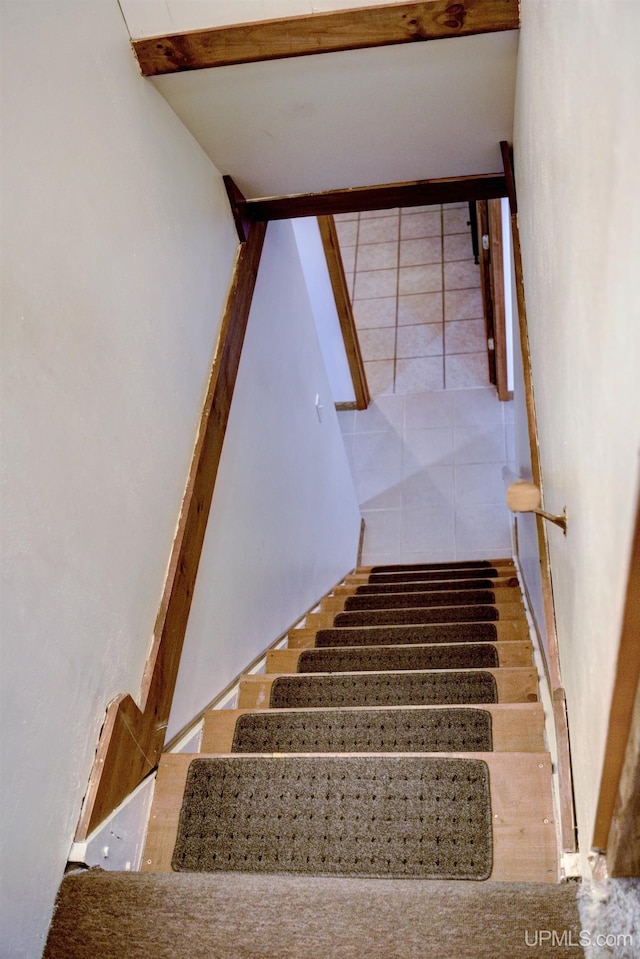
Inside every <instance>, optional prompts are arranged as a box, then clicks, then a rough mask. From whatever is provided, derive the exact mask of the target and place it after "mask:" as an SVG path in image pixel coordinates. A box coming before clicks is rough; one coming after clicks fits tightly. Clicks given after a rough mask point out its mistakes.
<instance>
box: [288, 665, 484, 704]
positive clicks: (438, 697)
mask: <svg viewBox="0 0 640 959" xmlns="http://www.w3.org/2000/svg"><path fill="white" fill-rule="evenodd" d="M497 702H498V692H497V686H496V681H495V678H494V676H493V675H492V674H491V673H488V672H482V671H480V670H477V671H473V672H464V671H460V672H438V671H433V672H426V671H425V672H407V673H404V672H402V673H400V672H399V673H391V672H389V673H347V674H344V673H332V674H330V675H316V676H314V675H311V676H309V675H301V674H294V675H291V676H278V677H276V679H274V681H273V683H272V685H271V697H270V701H269V705H270V707H271V708H272V709H300V708H302V709H304V708H306V707H314V706H333V707H341V706H440V705H442V706H452V705H462V704H464V703H470V704H474V705H475V704H480V703H497Z"/></svg>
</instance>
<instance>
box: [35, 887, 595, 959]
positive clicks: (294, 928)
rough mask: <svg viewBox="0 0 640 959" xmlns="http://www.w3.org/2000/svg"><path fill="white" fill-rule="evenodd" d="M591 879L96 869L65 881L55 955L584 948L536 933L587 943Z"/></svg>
mask: <svg viewBox="0 0 640 959" xmlns="http://www.w3.org/2000/svg"><path fill="white" fill-rule="evenodd" d="M579 889H580V885H579V883H574V882H569V883H567V882H565V883H560V884H558V885H552V884H545V883H537V882H532V883H506V882H493V881H492V880H489V881H487V882H482V883H477V882H467V881H465V880H459V881H443V880H440V881H433V882H430V881H428V880H426V881H425V880H422V879H386V880H385V881H384V882H380V881H379V880H376V879H358V878H353V877H350V878H348V879H342V878H339V877H335V878H330V879H328V878H326V877H325V878H315V877H313V876H301V875H288V876H269V875H255V874H251V873H235V874H229V873H227V874H223V873H204V874H200V875H198V874H194V873H173V874H168V873H153V872H111V871H103V870H95V869H91V870H89V871H85V872H80V873H74V874H71V875H69V876H66V877H65V879H64V880H63V882H62V885H61V886H60V890H59V892H58V897H57V900H56V909H55V912H54V916H53V921H52V925H51V929H50V932H49V938H48V941H47V946H46V949H45V953H44V959H180V957H189V959H256V957H258V956H259V957H260V959H330V957H331V959H356V957H363V959H523V957H525V956H532V957H534V959H583V957H584V952H583V949H582V947H581V946H579V945H578V946H575V945H570V944H567V945H562V944H561V943H560V942H558V941H555V942H553V941H551V940H549V941H548V942H545V943H542V942H538V944H537V947H536V948H532V947H528V946H527V945H526V939H525V937H526V935H527V934H528V936H529V941H530V942H532V941H534V934H533V931H534V930H539V929H545V930H547V929H548V930H556V931H557V932H558V938H559V937H560V935H561V934H562V933H563V932H564V931H565V930H567V935H566V937H565V942H566V941H567V940H568V939H569V936H570V937H571V941H572V942H573V943H578V942H579V941H580V930H581V929H582V928H583V924H581V922H580V916H579V914H578V907H577V900H576V896H577V893H578V890H579ZM239 904H241V908H239ZM587 928H588V930H589V931H590V932H593V933H595V932H596V931H601V930H600V929H599V928H598V927H597V926H596V927H594V926H589V927H587ZM594 938H595V935H594Z"/></svg>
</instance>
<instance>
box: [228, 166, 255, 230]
mask: <svg viewBox="0 0 640 959" xmlns="http://www.w3.org/2000/svg"><path fill="white" fill-rule="evenodd" d="M222 182H223V183H224V187H225V190H226V191H227V196H228V197H229V206H230V207H231V213H232V214H233V220H234V223H235V225H236V231H237V233H238V239H239V240H240V242H241V243H244V242H245V241H246V239H247V237H248V236H249V227H250V225H251V223H250V221H249V217H248V216H247V201H246V199H245V196H244V194H243V193H242V191H241V190H240V189H239V188H238V186H237V184H236V182H235V180H234V179H233V177H231V176H223V177H222Z"/></svg>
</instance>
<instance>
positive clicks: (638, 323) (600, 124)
mask: <svg viewBox="0 0 640 959" xmlns="http://www.w3.org/2000/svg"><path fill="white" fill-rule="evenodd" d="M639 30H640V7H639V6H638V4H637V3H636V2H635V0H616V2H602V0H579V2H577V3H573V4H569V3H558V2H556V0H523V3H522V29H521V37H520V55H519V64H518V81H517V97H516V124H515V133H514V146H515V160H516V181H517V188H518V197H519V210H520V229H521V239H522V253H523V267H524V281H525V289H526V296H527V308H528V316H529V328H530V337H531V347H532V359H533V373H534V379H535V387H536V402H537V408H538V422H539V429H540V441H541V451H542V465H543V471H544V486H545V491H546V495H545V500H546V502H545V506H546V508H547V509H549V510H550V511H553V512H560V511H561V510H562V508H563V506H565V505H566V506H567V510H568V516H569V528H568V535H567V537H566V539H565V537H563V536H562V534H561V532H560V531H559V530H552V531H551V532H550V542H551V562H552V570H553V585H554V595H555V600H556V610H557V619H558V639H559V643H560V655H561V666H562V673H563V680H564V684H565V687H566V691H567V705H568V711H569V729H570V736H571V746H572V759H573V766H574V774H575V790H576V803H577V816H578V827H579V839H580V844H581V849H582V852H583V854H584V853H586V852H587V851H588V849H589V846H590V843H591V840H592V834H593V823H594V815H595V808H596V803H597V798H598V792H599V786H600V775H601V769H602V763H603V753H604V747H605V737H606V734H607V722H608V715H609V707H610V701H611V694H612V688H613V682H614V670H615V664H616V653H617V648H618V643H619V635H620V626H621V616H622V609H623V599H624V593H625V586H626V578H627V571H628V564H629V555H630V543H631V534H632V524H633V520H634V513H635V505H636V496H637V491H638V477H639V470H638V466H639V463H638V454H639V452H640V388H639V385H638V384H639V378H638V370H639V369H640V307H639V304H640V282H639V273H638V263H639V262H640V230H639V229H638V223H639V222H640V179H639V178H638V159H637V158H638V154H639V152H640V114H639V110H638V97H637V91H638V89H640V59H639V58H638V51H637V36H638V31H639Z"/></svg>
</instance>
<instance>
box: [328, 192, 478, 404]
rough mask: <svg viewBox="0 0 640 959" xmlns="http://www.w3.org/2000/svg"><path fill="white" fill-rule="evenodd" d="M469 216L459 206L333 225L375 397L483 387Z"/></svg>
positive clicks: (343, 219) (358, 217)
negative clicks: (336, 231) (338, 240)
mask: <svg viewBox="0 0 640 959" xmlns="http://www.w3.org/2000/svg"><path fill="white" fill-rule="evenodd" d="M468 217H469V208H468V204H466V203H461V204H445V205H444V206H428V207H417V208H408V209H402V210H383V211H374V212H369V213H360V214H358V213H352V214H342V215H341V216H337V217H336V224H337V230H338V236H339V239H340V250H341V253H342V259H343V263H344V267H345V273H346V276H347V282H348V284H349V290H350V293H351V298H352V302H353V310H354V315H355V321H356V326H357V328H358V336H359V340H360V347H361V349H362V354H363V358H364V362H365V369H366V373H367V380H368V382H369V389H370V391H371V394H372V395H373V396H379V395H382V394H389V393H411V392H419V391H422V390H441V389H461V388H471V387H484V386H488V385H489V379H488V362H487V351H486V335H485V327H484V319H483V308H482V295H481V291H480V268H479V267H478V266H477V265H476V264H475V263H474V261H473V252H472V248H471V233H470V229H469V226H468V225H467V220H468Z"/></svg>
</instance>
